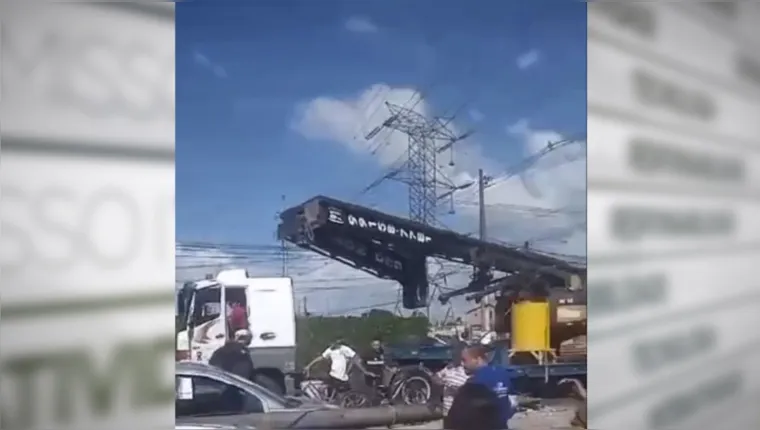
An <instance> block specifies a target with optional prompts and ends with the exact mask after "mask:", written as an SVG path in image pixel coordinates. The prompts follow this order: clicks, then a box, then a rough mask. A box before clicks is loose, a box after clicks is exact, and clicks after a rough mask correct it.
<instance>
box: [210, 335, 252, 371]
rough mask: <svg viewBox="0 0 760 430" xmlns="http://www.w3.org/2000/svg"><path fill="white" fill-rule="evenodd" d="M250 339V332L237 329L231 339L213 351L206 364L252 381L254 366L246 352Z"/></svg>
mask: <svg viewBox="0 0 760 430" xmlns="http://www.w3.org/2000/svg"><path fill="white" fill-rule="evenodd" d="M251 339H252V336H251V332H250V331H248V330H247V329H240V330H237V331H236V332H235V335H234V338H233V339H232V340H230V341H227V343H225V344H224V345H222V346H221V347H220V348H219V349H217V350H216V351H214V353H213V354H212V355H211V359H209V362H208V364H210V365H212V366H215V367H218V368H220V369H222V370H226V371H228V372H230V373H234V374H236V375H238V376H241V377H243V378H245V379H248V380H251V381H253V379H254V377H255V367H254V365H253V360H252V359H251V354H250V353H249V352H248V345H250V344H251Z"/></svg>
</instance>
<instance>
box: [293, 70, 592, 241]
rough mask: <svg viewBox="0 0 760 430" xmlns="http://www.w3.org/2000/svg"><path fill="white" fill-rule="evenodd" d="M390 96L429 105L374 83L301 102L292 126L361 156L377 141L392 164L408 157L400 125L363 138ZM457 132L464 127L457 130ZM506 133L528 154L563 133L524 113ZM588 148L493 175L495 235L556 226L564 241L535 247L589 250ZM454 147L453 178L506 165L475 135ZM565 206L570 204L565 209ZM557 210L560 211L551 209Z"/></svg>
mask: <svg viewBox="0 0 760 430" xmlns="http://www.w3.org/2000/svg"><path fill="white" fill-rule="evenodd" d="M385 101H388V102H390V103H394V104H400V105H404V106H406V107H408V108H412V107H413V110H414V111H416V112H418V113H420V114H422V115H426V116H427V115H429V114H430V112H431V110H430V107H429V106H428V105H427V103H426V102H425V101H419V97H418V96H417V93H415V91H414V90H412V89H410V88H390V87H388V86H387V85H385V84H376V85H373V86H371V87H370V88H368V89H366V90H365V91H362V92H360V93H359V94H357V95H356V96H354V97H349V98H345V99H335V98H330V97H320V98H317V99H314V100H312V101H310V102H308V103H304V104H302V105H301V106H299V107H298V110H297V112H296V117H295V119H294V121H293V123H292V126H293V128H294V129H295V130H297V131H298V132H300V133H301V134H302V135H303V136H305V137H307V138H309V139H313V140H318V141H325V142H329V143H332V144H339V145H342V146H344V147H346V148H347V149H348V150H349V151H351V152H353V153H356V154H358V155H367V154H368V153H369V152H370V151H372V150H373V149H374V148H377V147H378V146H380V147H382V150H381V151H377V152H376V154H375V159H377V161H378V162H379V163H380V164H381V165H384V166H388V165H389V164H391V163H393V162H394V161H396V160H398V159H399V158H400V157H402V159H403V156H404V154H405V152H406V149H407V144H408V143H407V139H406V137H405V136H404V135H403V134H402V133H399V132H394V133H389V132H381V133H379V134H378V135H377V136H375V137H374V138H373V139H371V140H369V141H367V140H365V139H364V138H363V136H364V135H365V134H366V133H367V132H368V131H370V130H371V129H372V128H374V127H375V126H377V125H379V124H381V123H382V122H383V121H384V120H385V119H386V118H387V117H388V116H389V113H388V110H387V109H385V108H384V107H383V104H384V102H385ZM452 127H454V128H455V127H456V125H455V124H453V125H452ZM455 132H457V133H459V131H458V130H455ZM509 134H510V135H511V137H513V138H514V139H515V140H516V141H517V143H518V144H519V145H520V146H521V150H522V152H523V154H524V155H525V156H526V157H527V156H529V155H531V154H534V153H536V152H538V151H540V150H541V149H543V148H544V147H546V146H547V144H549V143H550V142H556V141H559V140H562V139H563V136H562V135H561V134H560V133H558V132H556V131H552V130H538V129H533V128H532V127H531V126H530V124H529V123H528V121H527V120H521V121H518V122H516V123H515V124H513V125H512V126H510V127H509ZM584 147H585V146H584V145H582V144H577V145H570V146H567V147H564V148H561V149H557V150H554V151H553V152H550V153H549V154H548V155H546V156H544V157H542V158H541V159H539V160H538V161H537V162H536V163H534V164H533V165H532V167H531V168H530V169H528V171H527V173H525V174H523V175H519V176H515V177H512V178H510V179H508V180H503V181H495V185H493V186H492V187H490V188H489V189H488V190H487V191H486V200H487V202H488V204H489V205H491V209H489V214H488V215H489V225H490V226H491V227H490V231H491V235H490V236H492V237H494V238H497V239H500V240H504V241H510V242H523V241H525V240H529V239H534V238H541V237H543V236H546V235H547V234H549V233H553V234H554V235H555V236H556V235H558V234H559V232H565V233H564V236H566V238H565V239H564V240H565V241H567V243H554V244H551V243H549V242H548V241H544V242H542V243H536V246H537V247H538V246H539V245H541V246H544V247H549V248H553V249H552V250H553V251H557V252H566V253H572V254H585V232H584V231H583V230H582V229H581V228H580V227H576V226H578V225H580V224H582V222H583V221H585V213H584V209H585V193H586V160H585V155H584V153H583V151H584ZM454 148H455V156H454V159H455V161H456V164H455V166H453V167H448V166H446V167H444V171H445V173H446V174H447V175H448V176H449V177H450V178H456V181H455V182H458V183H461V182H464V181H469V180H474V179H475V178H476V177H477V170H478V168H483V169H484V170H485V171H486V172H487V173H488V174H491V175H496V176H498V175H499V174H500V173H503V172H504V169H505V168H506V166H505V164H504V163H502V162H499V161H495V160H494V159H493V158H492V157H489V156H488V155H487V154H484V152H483V147H482V146H481V145H479V144H478V143H477V142H474V140H473V139H468V140H467V141H465V142H460V143H458V144H457V145H455V147H454ZM515 162H516V161H515ZM457 199H458V200H459V201H466V202H474V201H475V199H476V192H475V190H472V189H470V191H463V192H461V193H459V194H458V195H457ZM500 205H501V206H500ZM508 205H509V206H508ZM515 205H517V206H529V207H538V208H544V209H545V210H544V211H543V214H544V216H542V217H537V216H535V212H531V211H527V212H526V211H519V210H509V208H510V207H512V208H513V209H514V206H515ZM568 207H570V208H571V209H573V210H569V211H568V210H565V209H566V208H568ZM552 210H554V211H556V212H558V213H557V214H556V215H554V216H549V215H547V213H549V212H551V211H552ZM458 212H461V213H463V214H464V215H465V218H464V219H465V222H464V224H465V225H468V224H469V225H472V227H473V228H474V227H475V225H476V220H477V216H476V212H477V211H476V208H474V207H473V206H472V205H471V204H466V203H465V204H463V206H462V207H460V208H458ZM468 221H469V222H468ZM581 238H583V240H581ZM550 245H551V246H550Z"/></svg>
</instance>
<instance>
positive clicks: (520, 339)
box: [510, 301, 551, 352]
mask: <svg viewBox="0 0 760 430" xmlns="http://www.w3.org/2000/svg"><path fill="white" fill-rule="evenodd" d="M550 324H551V310H550V307H549V303H548V302H545V301H535V302H534V301H522V302H516V303H514V304H513V305H512V334H511V335H510V339H511V343H512V352H538V351H549V350H550V349H551V347H550V339H549V326H550Z"/></svg>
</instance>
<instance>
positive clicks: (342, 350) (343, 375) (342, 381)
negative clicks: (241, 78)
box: [304, 340, 376, 392]
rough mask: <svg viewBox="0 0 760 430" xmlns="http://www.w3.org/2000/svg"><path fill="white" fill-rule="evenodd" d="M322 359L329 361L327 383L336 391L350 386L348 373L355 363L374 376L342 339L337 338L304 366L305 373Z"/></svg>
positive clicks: (366, 373) (364, 371) (360, 368)
mask: <svg viewBox="0 0 760 430" xmlns="http://www.w3.org/2000/svg"><path fill="white" fill-rule="evenodd" d="M322 360H329V361H330V372H329V374H328V375H329V377H328V381H327V384H328V385H329V386H330V387H331V388H333V389H334V390H337V391H339V392H340V391H345V390H347V389H349V388H350V384H349V382H348V380H349V373H350V372H351V368H352V367H353V366H354V365H356V367H358V368H359V370H361V371H362V373H364V374H365V375H367V376H376V375H374V374H373V373H371V372H369V371H367V369H365V368H364V365H363V364H362V362H361V360H359V359H358V356H357V355H356V352H355V351H354V350H353V349H351V348H350V347H349V346H347V345H346V344H345V343H344V342H343V341H341V340H338V341H336V342H334V343H333V344H332V345H330V346H329V347H328V348H327V349H325V351H324V352H323V353H322V354H321V355H320V356H319V357H316V358H315V359H314V360H312V361H311V363H309V364H307V365H306V368H304V372H305V373H307V374H308V373H309V369H311V367H313V366H314V365H315V364H317V363H319V362H320V361H322Z"/></svg>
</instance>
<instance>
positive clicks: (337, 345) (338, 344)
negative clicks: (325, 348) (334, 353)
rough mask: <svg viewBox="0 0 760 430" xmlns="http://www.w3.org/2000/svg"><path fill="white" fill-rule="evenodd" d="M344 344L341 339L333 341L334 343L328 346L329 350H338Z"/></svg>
mask: <svg viewBox="0 0 760 430" xmlns="http://www.w3.org/2000/svg"><path fill="white" fill-rule="evenodd" d="M344 344H345V342H344V341H343V339H336V340H335V342H333V343H332V344H331V345H330V349H333V350H335V349H339V348H340V347H341V346H343V345H344Z"/></svg>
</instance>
